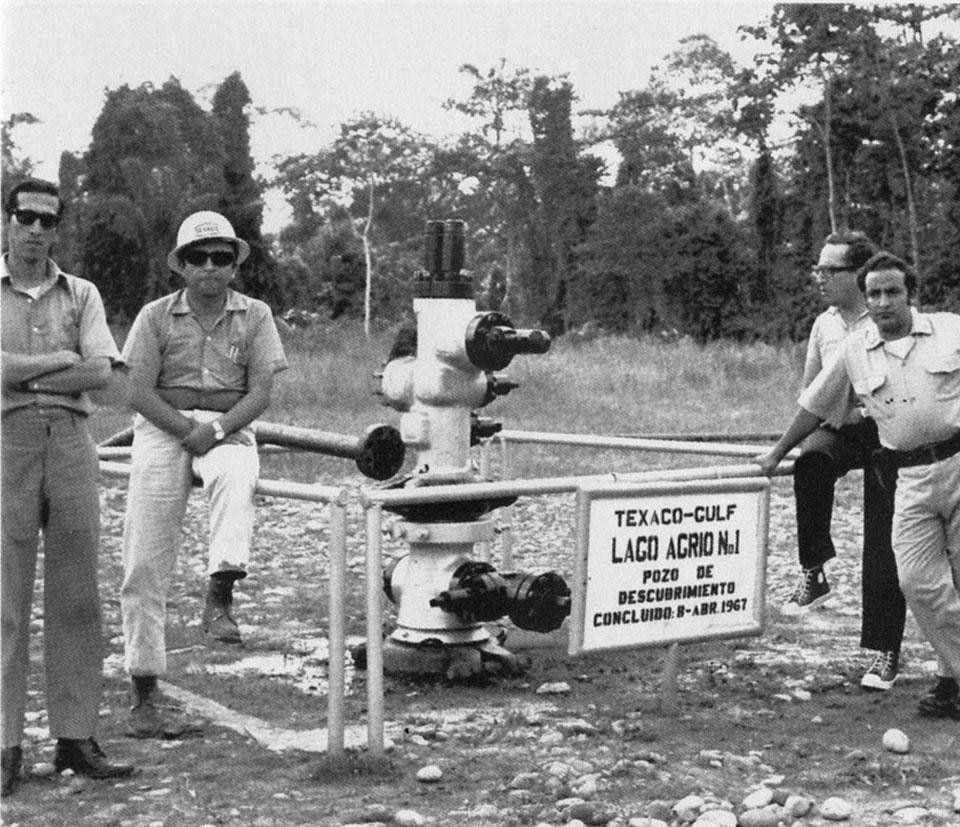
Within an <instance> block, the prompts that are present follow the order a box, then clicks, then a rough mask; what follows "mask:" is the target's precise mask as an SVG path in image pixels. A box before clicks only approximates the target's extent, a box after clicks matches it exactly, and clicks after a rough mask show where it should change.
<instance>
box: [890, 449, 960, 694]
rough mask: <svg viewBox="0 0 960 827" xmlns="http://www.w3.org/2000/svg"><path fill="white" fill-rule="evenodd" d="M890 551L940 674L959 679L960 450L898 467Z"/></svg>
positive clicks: (911, 607) (902, 585)
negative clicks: (927, 462) (931, 460)
mask: <svg viewBox="0 0 960 827" xmlns="http://www.w3.org/2000/svg"><path fill="white" fill-rule="evenodd" d="M893 551H894V554H895V555H896V558H897V570H898V571H899V573H900V588H901V589H902V590H903V595H904V597H906V599H907V605H908V606H909V607H910V611H911V612H913V616H914V618H915V619H916V621H917V625H918V626H919V627H920V629H921V631H922V632H923V634H924V636H925V637H926V638H927V640H928V641H929V642H930V645H931V646H932V647H933V650H934V651H935V652H936V654H937V660H938V662H939V670H940V674H941V675H943V676H945V677H953V678H956V679H957V680H960V454H954V455H953V456H952V457H948V458H947V459H945V460H942V461H940V462H936V463H933V464H931V465H917V466H913V467H910V468H901V469H900V470H899V472H898V474H897V494H896V504H895V510H894V516H893Z"/></svg>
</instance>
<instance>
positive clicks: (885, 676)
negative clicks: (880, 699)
mask: <svg viewBox="0 0 960 827" xmlns="http://www.w3.org/2000/svg"><path fill="white" fill-rule="evenodd" d="M899 677H900V654H899V653H898V652H893V651H890V652H877V655H876V657H875V658H874V659H873V663H871V664H870V668H869V669H868V670H867V671H866V672H864V673H863V679H862V680H861V681H860V686H862V687H863V688H864V689H873V690H876V691H877V692H886V691H887V690H888V689H890V687H892V686H893V685H894V684H895V683H896V682H897V678H899Z"/></svg>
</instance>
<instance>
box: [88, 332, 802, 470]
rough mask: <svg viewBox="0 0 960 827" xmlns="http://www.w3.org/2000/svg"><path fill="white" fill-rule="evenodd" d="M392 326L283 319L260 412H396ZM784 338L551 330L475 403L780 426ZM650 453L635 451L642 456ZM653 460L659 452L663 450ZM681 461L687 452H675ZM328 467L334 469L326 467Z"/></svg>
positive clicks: (538, 454)
mask: <svg viewBox="0 0 960 827" xmlns="http://www.w3.org/2000/svg"><path fill="white" fill-rule="evenodd" d="M393 335H394V331H392V330H385V331H381V332H379V333H376V334H374V335H373V336H371V338H370V339H366V338H365V337H364V335H363V331H362V329H361V327H360V325H359V324H356V323H343V324H338V325H318V326H315V327H313V328H310V329H307V330H291V331H284V334H283V338H284V345H285V347H286V351H287V357H288V360H289V362H290V369H289V370H287V371H286V372H284V373H283V374H281V375H280V376H279V377H278V378H277V382H276V386H275V393H274V399H273V403H272V405H271V407H270V409H269V410H268V411H267V412H266V414H265V415H264V417H263V419H265V420H268V421H271V422H278V423H284V424H294V425H299V426H305V427H313V428H318V429H321V430H324V431H332V432H336V433H342V434H346V435H350V436H359V435H360V434H361V433H362V432H363V430H364V429H365V428H366V427H367V426H369V425H372V424H374V423H378V422H386V423H390V424H396V422H397V417H398V414H397V413H396V412H395V411H393V410H391V409H390V408H386V407H384V406H383V405H381V404H380V401H379V398H378V397H377V396H376V395H375V390H376V389H377V387H378V381H377V379H376V378H375V374H376V373H377V372H378V371H379V369H380V368H381V366H382V363H383V360H384V358H385V356H386V354H387V353H388V351H389V349H390V345H391V344H392V341H393ZM801 368H802V353H801V350H800V348H799V347H798V346H796V345H783V346H781V347H771V346H769V345H764V344H751V345H741V344H736V343H730V342H716V343H712V344H709V345H706V346H699V345H697V344H695V343H693V342H692V341H689V340H681V341H677V342H662V341H659V340H656V339H652V338H651V339H641V340H638V339H632V338H626V337H600V338H596V339H592V340H589V341H580V340H577V339H575V338H573V337H561V338H560V339H558V340H557V341H555V342H554V343H553V346H552V347H551V349H550V351H549V352H548V353H547V354H545V355H543V356H519V357H517V358H515V359H514V360H513V362H512V364H511V365H510V366H509V367H508V368H507V369H506V370H505V371H503V372H502V373H503V374H505V375H507V376H509V377H510V378H511V379H512V380H514V381H517V382H519V383H520V387H519V389H517V390H515V391H513V392H512V393H511V394H510V395H509V396H506V397H501V398H500V399H497V400H496V401H494V402H493V403H492V404H491V405H489V406H488V407H487V408H484V409H483V410H482V412H481V413H482V415H483V416H485V417H491V418H493V419H494V420H496V421H498V422H501V423H502V424H503V426H504V427H505V428H508V429H513V430H539V431H556V432H563V433H585V434H587V433H592V434H650V433H677V432H679V433H698V432H710V433H744V432H770V431H778V430H780V429H782V428H783V427H785V425H786V422H787V420H788V418H789V416H790V415H791V413H792V411H793V406H794V401H795V399H796V395H797V389H798V387H799V383H800V375H801ZM117 396H118V395H117V394H113V395H112V398H110V404H108V405H105V406H104V407H102V408H101V409H100V410H99V411H98V412H97V414H96V416H95V418H94V429H95V434H96V436H97V437H98V438H103V437H106V436H108V435H109V434H111V433H113V432H114V431H117V430H120V429H122V428H123V427H126V425H127V424H129V418H130V417H129V413H128V412H126V411H125V410H124V409H123V408H122V406H121V405H120V404H119V403H118V399H117ZM623 461H624V460H623V454H622V453H621V454H618V455H613V454H608V453H605V452H597V451H595V450H594V451H590V452H585V451H582V450H580V449H566V450H563V451H558V450H556V449H554V448H551V449H550V450H549V451H542V450H538V449H536V448H524V449H522V450H521V451H520V453H518V456H517V465H516V467H515V472H516V474H517V475H518V476H544V475H554V474H568V473H581V472H584V473H586V472H591V471H593V470H605V468H606V467H608V466H609V463H611V462H618V463H622V462H623ZM652 461H654V457H652V455H644V458H643V462H644V463H646V464H649V463H650V462H652ZM664 461H666V460H665V459H664ZM687 461H689V460H687ZM265 469H266V470H267V471H268V472H269V476H271V477H275V478H278V477H283V478H290V479H296V480H298V481H312V480H314V479H316V478H317V477H318V476H328V475H331V474H332V475H334V476H336V475H337V474H339V473H342V469H343V461H342V460H325V458H323V457H317V456H311V457H303V456H300V457H269V458H267V459H266V461H265ZM338 469H339V470H338Z"/></svg>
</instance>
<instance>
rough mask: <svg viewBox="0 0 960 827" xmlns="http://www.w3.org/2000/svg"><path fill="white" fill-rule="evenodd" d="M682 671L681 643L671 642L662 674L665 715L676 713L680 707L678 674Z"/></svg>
mask: <svg viewBox="0 0 960 827" xmlns="http://www.w3.org/2000/svg"><path fill="white" fill-rule="evenodd" d="M679 671H680V644H679V643H676V642H674V643H671V644H670V645H669V646H668V647H667V654H666V656H665V657H664V659H663V674H662V675H661V676H660V711H661V712H662V713H663V714H664V715H676V714H677V713H678V712H679V709H680V703H679V700H678V698H677V674H678V673H679Z"/></svg>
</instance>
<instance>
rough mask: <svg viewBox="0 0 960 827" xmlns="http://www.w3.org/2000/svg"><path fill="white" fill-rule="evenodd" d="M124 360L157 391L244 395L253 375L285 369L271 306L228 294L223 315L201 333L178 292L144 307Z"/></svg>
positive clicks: (132, 332)
mask: <svg viewBox="0 0 960 827" xmlns="http://www.w3.org/2000/svg"><path fill="white" fill-rule="evenodd" d="M123 360H124V362H126V363H127V364H128V365H130V366H131V367H132V368H135V369H136V370H137V372H138V373H139V374H140V375H141V376H147V377H155V385H154V387H156V388H189V389H191V390H197V391H222V390H227V391H240V392H243V393H245V392H246V391H247V390H248V388H247V377H248V375H249V374H250V373H251V372H264V373H277V372H279V371H282V370H285V369H286V367H287V358H286V355H285V354H284V351H283V344H282V343H281V342H280V335H279V333H278V332H277V326H276V324H275V323H274V321H273V314H272V313H271V312H270V308H269V306H268V305H267V304H266V303H264V302H262V301H259V300H258V299H252V298H250V297H249V296H245V295H243V294H242V293H238V292H236V291H235V290H229V291H228V292H227V300H226V303H225V305H224V309H223V313H222V314H221V316H220V318H219V319H218V320H217V322H216V324H215V325H214V326H213V329H212V330H209V331H207V330H204V329H203V327H202V326H201V324H200V321H199V319H197V317H196V315H195V314H194V312H193V310H192V309H191V308H190V305H189V304H188V302H187V294H186V290H185V289H184V290H179V291H177V292H176V293H171V294H170V295H168V296H164V297H163V298H160V299H157V300H155V301H152V302H150V303H149V304H147V305H146V306H144V307H143V308H142V309H141V310H140V312H139V313H138V314H137V318H136V319H135V320H134V322H133V326H132V327H131V328H130V333H129V335H128V336H127V341H126V344H125V345H124V348H123Z"/></svg>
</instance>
